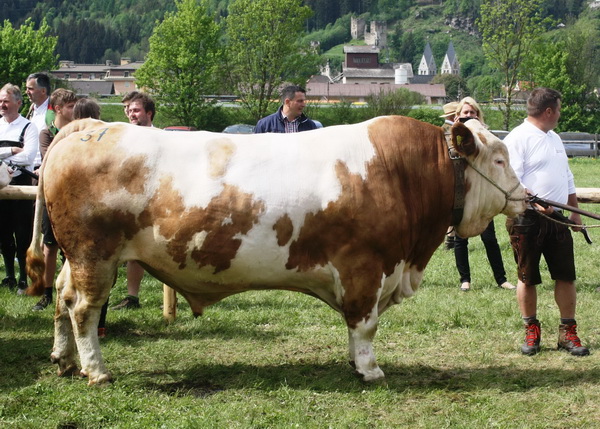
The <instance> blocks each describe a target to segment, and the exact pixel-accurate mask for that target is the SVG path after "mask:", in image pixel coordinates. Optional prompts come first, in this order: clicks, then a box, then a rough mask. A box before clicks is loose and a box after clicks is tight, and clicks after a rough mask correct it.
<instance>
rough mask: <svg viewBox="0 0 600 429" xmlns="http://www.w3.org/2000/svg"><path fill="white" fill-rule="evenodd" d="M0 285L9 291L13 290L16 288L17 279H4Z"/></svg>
mask: <svg viewBox="0 0 600 429" xmlns="http://www.w3.org/2000/svg"><path fill="white" fill-rule="evenodd" d="M0 284H1V285H2V286H5V287H7V288H9V289H14V288H15V287H16V286H17V279H15V278H14V277H6V278H5V279H3V280H2V283H0Z"/></svg>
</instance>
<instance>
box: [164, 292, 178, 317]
mask: <svg viewBox="0 0 600 429" xmlns="http://www.w3.org/2000/svg"><path fill="white" fill-rule="evenodd" d="M163 317H164V318H165V320H166V321H167V322H169V323H170V322H173V321H175V318H176V317H177V293H176V292H175V289H171V288H170V287H169V286H167V285H166V284H163Z"/></svg>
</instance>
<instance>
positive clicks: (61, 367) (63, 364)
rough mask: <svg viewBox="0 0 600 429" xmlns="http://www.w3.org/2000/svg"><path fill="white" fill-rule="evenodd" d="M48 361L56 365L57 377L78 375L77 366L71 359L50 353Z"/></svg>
mask: <svg viewBox="0 0 600 429" xmlns="http://www.w3.org/2000/svg"><path fill="white" fill-rule="evenodd" d="M50 362H52V363H55V364H57V365H58V371H57V373H58V376H59V377H73V376H77V375H79V368H78V367H77V364H76V363H75V361H74V360H73V359H66V358H61V357H59V356H58V355H57V354H55V353H52V354H51V355H50Z"/></svg>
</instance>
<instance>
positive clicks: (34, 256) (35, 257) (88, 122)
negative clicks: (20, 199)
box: [26, 119, 103, 295]
mask: <svg viewBox="0 0 600 429" xmlns="http://www.w3.org/2000/svg"><path fill="white" fill-rule="evenodd" d="M99 124H103V122H102V121H98V120H95V119H82V120H79V121H74V122H71V123H70V124H68V125H67V126H66V127H64V128H62V129H61V130H60V131H59V133H58V134H57V135H56V136H55V137H54V139H52V144H51V145H50V147H49V148H48V151H47V153H46V157H45V158H44V162H42V166H41V167H40V170H39V172H40V175H39V180H38V191H37V195H36V199H35V217H34V221H33V239H32V241H31V244H30V246H29V249H27V275H28V276H29V278H30V279H31V285H30V286H29V287H28V288H27V291H26V293H27V295H42V294H43V293H44V288H45V287H46V285H45V284H44V270H45V268H46V264H45V262H44V254H43V250H42V211H43V209H44V206H45V198H44V189H43V181H44V166H45V164H46V162H45V160H46V159H47V158H48V154H49V153H50V151H51V150H52V147H54V146H55V145H56V144H58V143H59V142H60V140H62V139H64V138H65V137H67V136H68V135H69V134H72V133H76V132H79V131H83V130H86V129H88V128H92V127H97V126H98V125H99Z"/></svg>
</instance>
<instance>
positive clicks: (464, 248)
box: [454, 97, 515, 292]
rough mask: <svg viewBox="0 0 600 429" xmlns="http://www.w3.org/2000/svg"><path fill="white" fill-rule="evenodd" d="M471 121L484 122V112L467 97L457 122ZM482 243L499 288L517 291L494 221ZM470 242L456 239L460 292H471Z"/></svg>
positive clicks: (455, 254) (457, 112) (461, 106)
mask: <svg viewBox="0 0 600 429" xmlns="http://www.w3.org/2000/svg"><path fill="white" fill-rule="evenodd" d="M471 119H477V120H479V122H481V123H482V124H484V122H483V112H482V111H481V108H480V107H479V104H477V102H476V101H475V100H474V99H473V98H471V97H465V98H463V99H462V100H460V102H459V103H458V106H457V107H456V118H455V122H457V121H460V122H466V121H468V120H471ZM480 237H481V241H483V245H484V246H485V252H486V254H487V258H488V261H489V262H490V266H491V267H492V271H493V273H494V279H495V280H496V284H497V285H498V287H499V288H502V289H515V286H514V285H512V284H511V283H509V282H508V281H507V280H506V271H505V270H504V263H503V262H502V253H501V252H500V246H498V240H497V239H496V231H495V228H494V221H491V222H490V223H489V225H488V226H487V228H486V229H485V231H483V232H482V233H481V235H480ZM468 246H469V240H468V239H466V238H462V237H459V236H458V235H457V236H456V237H455V239H454V259H455V261H456V268H457V269H458V274H459V275H460V290H462V291H463V292H467V291H469V290H471V267H470V266H469V247H468Z"/></svg>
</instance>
